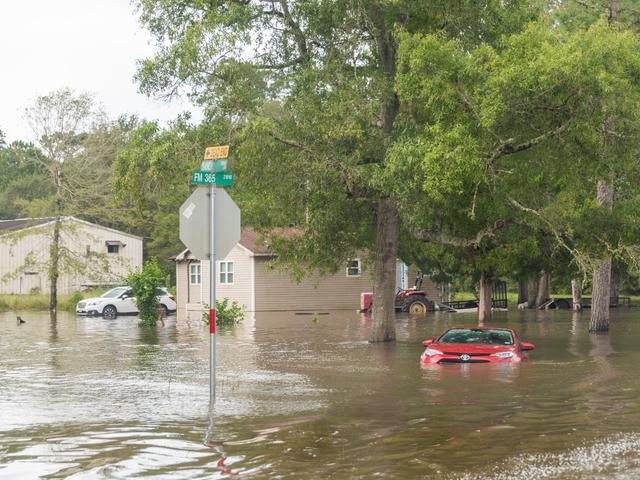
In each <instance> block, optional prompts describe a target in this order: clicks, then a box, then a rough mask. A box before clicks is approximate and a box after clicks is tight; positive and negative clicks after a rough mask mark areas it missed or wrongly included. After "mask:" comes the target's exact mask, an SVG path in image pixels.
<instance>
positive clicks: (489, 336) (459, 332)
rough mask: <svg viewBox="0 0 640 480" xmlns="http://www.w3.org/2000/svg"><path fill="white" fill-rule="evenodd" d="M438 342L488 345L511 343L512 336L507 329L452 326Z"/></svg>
mask: <svg viewBox="0 0 640 480" xmlns="http://www.w3.org/2000/svg"><path fill="white" fill-rule="evenodd" d="M438 343H486V344H489V345H513V336H512V335H511V332H510V331H508V330H489V329H484V328H454V329H452V330H449V331H447V332H445V333H444V334H443V335H442V336H441V337H440V338H439V339H438Z"/></svg>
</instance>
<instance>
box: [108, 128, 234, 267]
mask: <svg viewBox="0 0 640 480" xmlns="http://www.w3.org/2000/svg"><path fill="white" fill-rule="evenodd" d="M225 128H226V125H225V124H214V125H210V124H202V125H200V126H198V127H194V126H192V125H191V124H190V123H189V120H188V118H179V119H177V120H176V121H175V122H173V123H172V124H171V125H170V126H169V128H167V129H164V130H163V129H162V128H160V126H159V125H158V123H157V122H150V121H143V122H140V123H139V125H137V127H136V128H135V129H133V130H132V131H131V132H130V134H129V135H128V139H127V142H126V145H125V146H124V147H123V148H122V149H121V150H119V152H118V154H117V159H116V161H115V162H114V165H113V186H112V189H113V194H114V196H115V201H116V202H117V208H116V210H117V211H124V212H130V214H129V215H127V216H126V217H125V218H124V221H125V222H126V225H127V228H128V229H129V230H131V231H132V232H135V233H137V234H138V235H141V236H144V237H147V238H149V241H148V242H147V244H146V255H148V256H150V257H156V259H157V261H158V265H159V266H160V267H161V268H162V269H163V271H165V273H168V274H171V276H172V277H173V276H174V275H175V264H174V263H173V262H172V261H170V260H169V257H171V256H172V255H175V254H176V253H177V252H179V251H180V250H181V249H183V248H184V246H183V245H182V243H181V242H180V239H179V238H178V209H179V207H180V205H181V204H182V202H184V200H185V199H186V198H187V197H188V196H189V193H190V185H189V175H188V173H189V171H190V170H194V169H197V168H198V167H199V165H200V161H201V159H202V156H203V153H204V150H205V148H206V147H207V146H208V143H207V142H209V141H210V140H209V139H210V138H220V137H221V136H222V134H223V133H225V134H226V132H227V131H226V129H225ZM232 193H233V190H232Z"/></svg>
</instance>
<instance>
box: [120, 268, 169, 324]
mask: <svg viewBox="0 0 640 480" xmlns="http://www.w3.org/2000/svg"><path fill="white" fill-rule="evenodd" d="M164 280H165V276H164V274H163V273H162V270H160V267H159V266H158V262H157V261H156V259H155V258H151V259H150V260H147V262H146V263H145V264H144V266H143V267H142V270H140V271H139V272H130V273H129V275H128V276H127V283H128V285H129V286H130V287H131V290H132V291H133V296H134V297H135V298H136V306H137V307H138V312H139V313H138V317H139V318H140V325H143V326H153V325H155V324H156V321H157V319H158V313H159V309H160V303H159V302H158V298H157V297H156V289H158V288H160V287H161V286H162V284H163V283H164Z"/></svg>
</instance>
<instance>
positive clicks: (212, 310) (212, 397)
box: [209, 185, 216, 410]
mask: <svg viewBox="0 0 640 480" xmlns="http://www.w3.org/2000/svg"><path fill="white" fill-rule="evenodd" d="M215 202H216V187H215V186H214V185H209V209H210V213H211V231H210V232H209V251H210V252H211V254H210V255H209V264H210V267H209V302H210V303H209V341H210V347H209V357H210V363H211V365H210V369H211V372H210V376H209V409H210V410H213V406H214V404H215V403H216V240H215V239H216V237H215V224H216V222H215V220H216V218H215V216H216V208H215V205H216V204H215Z"/></svg>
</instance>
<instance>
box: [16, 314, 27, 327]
mask: <svg viewBox="0 0 640 480" xmlns="http://www.w3.org/2000/svg"><path fill="white" fill-rule="evenodd" d="M23 323H27V322H25V321H24V320H23V319H22V318H20V315H18V316H17V317H16V325H22V324H23Z"/></svg>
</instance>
